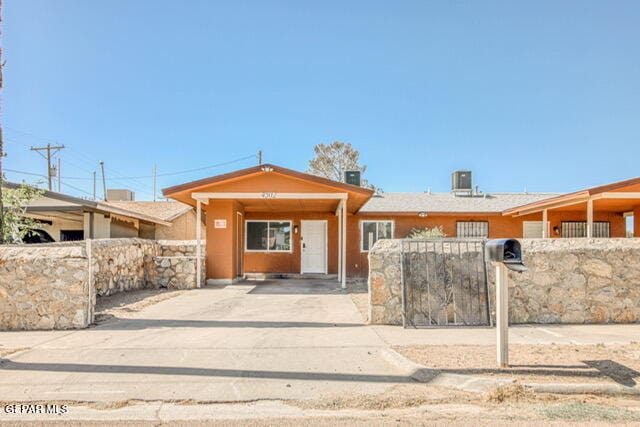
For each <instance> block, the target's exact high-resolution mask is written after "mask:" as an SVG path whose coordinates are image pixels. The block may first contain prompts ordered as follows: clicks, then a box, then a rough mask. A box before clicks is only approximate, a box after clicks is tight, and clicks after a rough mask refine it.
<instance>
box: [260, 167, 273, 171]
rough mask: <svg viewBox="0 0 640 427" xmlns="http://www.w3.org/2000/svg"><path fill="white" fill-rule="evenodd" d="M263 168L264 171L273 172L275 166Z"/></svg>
mask: <svg viewBox="0 0 640 427" xmlns="http://www.w3.org/2000/svg"><path fill="white" fill-rule="evenodd" d="M261 169H262V172H273V168H272V167H269V166H263V167H262V168H261Z"/></svg>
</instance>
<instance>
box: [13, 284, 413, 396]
mask: <svg viewBox="0 0 640 427" xmlns="http://www.w3.org/2000/svg"><path fill="white" fill-rule="evenodd" d="M336 287H337V285H336V283H335V281H325V282H323V281H317V280H314V281H295V280H287V281H271V282H245V284H240V285H233V286H227V287H208V288H203V289H197V290H192V291H188V292H185V293H183V294H181V295H179V296H177V297H174V298H171V299H168V300H165V301H162V302H160V303H158V304H155V305H152V306H149V307H146V308H144V309H142V311H140V312H138V313H135V314H134V315H133V317H132V318H127V319H115V320H112V321H110V322H108V323H105V324H102V325H99V326H97V327H93V328H90V329H87V330H80V331H53V332H10V333H9V332H5V333H0V342H2V343H3V346H4V347H12V348H18V347H28V348H29V349H28V350H25V351H23V352H18V353H14V354H13V355H11V356H9V357H8V360H5V361H3V362H2V363H1V365H0V375H2V381H1V382H0V400H5V401H15V400H45V401H52V400H126V399H144V400H156V399H171V400H173V399H193V400H198V401H216V402H218V401H250V400H256V399H304V398H313V397H319V396H321V395H323V394H333V393H348V392H356V391H357V392H363V391H366V392H371V393H376V392H382V391H384V389H386V388H388V387H390V386H392V385H393V384H397V383H404V382H411V380H410V378H409V377H408V373H407V372H406V371H405V372H403V371H401V370H400V368H398V367H397V366H396V365H395V364H393V363H392V362H391V361H389V360H390V359H389V357H387V353H388V350H387V345H386V344H385V342H384V341H383V340H382V339H381V338H380V337H379V336H378V334H377V333H376V331H375V330H374V329H372V328H370V327H367V326H365V325H364V323H363V319H362V317H361V316H360V314H359V312H358V311H357V309H356V307H355V305H354V304H353V302H352V300H351V298H350V296H349V295H348V294H345V293H344V292H342V291H340V290H338V289H337V288H336ZM0 348H1V347H0Z"/></svg>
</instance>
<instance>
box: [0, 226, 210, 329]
mask: <svg viewBox="0 0 640 427" xmlns="http://www.w3.org/2000/svg"><path fill="white" fill-rule="evenodd" d="M195 247H196V246H195V242H185V241H176V242H174V241H160V242H156V241H153V240H145V239H138V238H133V239H100V240H88V241H86V242H85V241H83V242H70V243H64V244H58V243H55V244H45V245H6V246H0V330H10V329H67V328H83V327H87V326H88V325H89V324H90V323H91V322H92V321H93V308H94V306H95V299H96V295H98V296H104V295H112V294H115V293H118V292H124V291H129V290H135V289H142V288H160V287H167V288H173V289H190V288H197V287H198V284H199V283H203V281H204V280H200V282H198V281H197V280H196V258H195V256H190V255H191V254H192V253H193V254H195ZM166 254H171V256H166ZM203 265H204V262H203ZM203 270H204V269H203ZM203 274H204V271H203Z"/></svg>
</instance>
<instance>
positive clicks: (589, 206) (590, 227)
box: [587, 199, 593, 239]
mask: <svg viewBox="0 0 640 427" xmlns="http://www.w3.org/2000/svg"><path fill="white" fill-rule="evenodd" d="M592 237H593V200H591V199H589V200H587V238H588V239H590V238H592Z"/></svg>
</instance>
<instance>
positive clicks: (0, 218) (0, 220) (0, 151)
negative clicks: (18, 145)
mask: <svg viewBox="0 0 640 427" xmlns="http://www.w3.org/2000/svg"><path fill="white" fill-rule="evenodd" d="M1 12H2V0H0V22H2V13H1ZM1 35H2V31H1V30H0V36H1ZM1 46H2V45H1V44H0V92H2V68H3V67H4V65H3V63H2V47H1ZM3 157H4V142H3V139H2V124H1V123H0V245H1V244H3V243H4V204H3V203H2V179H3V176H2V158H3Z"/></svg>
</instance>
